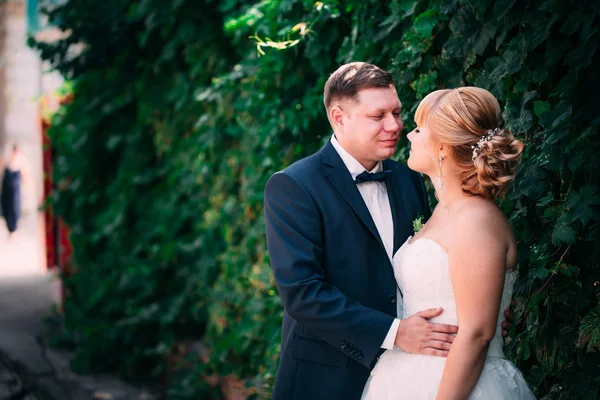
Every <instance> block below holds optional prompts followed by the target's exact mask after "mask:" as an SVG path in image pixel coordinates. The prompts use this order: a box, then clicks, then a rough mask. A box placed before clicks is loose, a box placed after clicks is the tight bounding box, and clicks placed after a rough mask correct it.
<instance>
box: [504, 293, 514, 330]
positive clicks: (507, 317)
mask: <svg viewBox="0 0 600 400" xmlns="http://www.w3.org/2000/svg"><path fill="white" fill-rule="evenodd" d="M514 309H515V301H514V300H511V301H510V307H509V308H508V310H506V311H504V322H502V338H504V339H506V337H507V336H508V331H509V330H510V328H512V325H513V322H514V321H515V311H514Z"/></svg>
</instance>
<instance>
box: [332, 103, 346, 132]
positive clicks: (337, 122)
mask: <svg viewBox="0 0 600 400" xmlns="http://www.w3.org/2000/svg"><path fill="white" fill-rule="evenodd" d="M329 120H330V121H331V125H333V128H341V127H342V126H343V125H344V111H343V110H342V109H341V107H340V106H339V105H337V104H335V105H333V106H332V107H331V108H330V109H329Z"/></svg>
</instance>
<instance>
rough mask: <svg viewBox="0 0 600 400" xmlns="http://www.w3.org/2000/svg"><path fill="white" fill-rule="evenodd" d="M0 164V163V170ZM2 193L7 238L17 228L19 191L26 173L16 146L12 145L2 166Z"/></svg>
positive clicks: (1, 202) (19, 209)
mask: <svg viewBox="0 0 600 400" xmlns="http://www.w3.org/2000/svg"><path fill="white" fill-rule="evenodd" d="M1 167H2V162H0V168H1ZM2 169H3V170H4V173H3V176H2V192H1V193H0V204H1V206H2V216H3V217H4V221H5V222H6V227H7V228H8V232H9V236H10V235H12V234H13V233H14V232H15V231H16V230H17V227H18V223H19V218H20V216H21V189H22V184H23V181H24V180H26V176H27V172H26V166H25V159H24V157H23V155H22V154H21V151H20V150H19V146H18V145H17V144H14V145H13V148H12V151H11V153H10V155H9V156H8V158H7V160H6V164H4V165H3V168H2Z"/></svg>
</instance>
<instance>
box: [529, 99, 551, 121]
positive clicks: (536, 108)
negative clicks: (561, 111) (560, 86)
mask: <svg viewBox="0 0 600 400" xmlns="http://www.w3.org/2000/svg"><path fill="white" fill-rule="evenodd" d="M549 110H550V103H548V102H547V101H536V102H535V103H533V112H535V115H537V116H538V117H539V116H540V115H542V114H543V113H545V112H546V111H549Z"/></svg>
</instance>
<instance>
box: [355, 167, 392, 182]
mask: <svg viewBox="0 0 600 400" xmlns="http://www.w3.org/2000/svg"><path fill="white" fill-rule="evenodd" d="M391 173H392V170H389V169H388V170H385V171H381V172H375V173H373V174H372V173H370V172H367V171H364V172H363V173H361V174H359V175H357V176H356V179H355V180H354V182H356V183H365V182H383V181H385V179H386V178H387V177H388V175H389V174H391Z"/></svg>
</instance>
